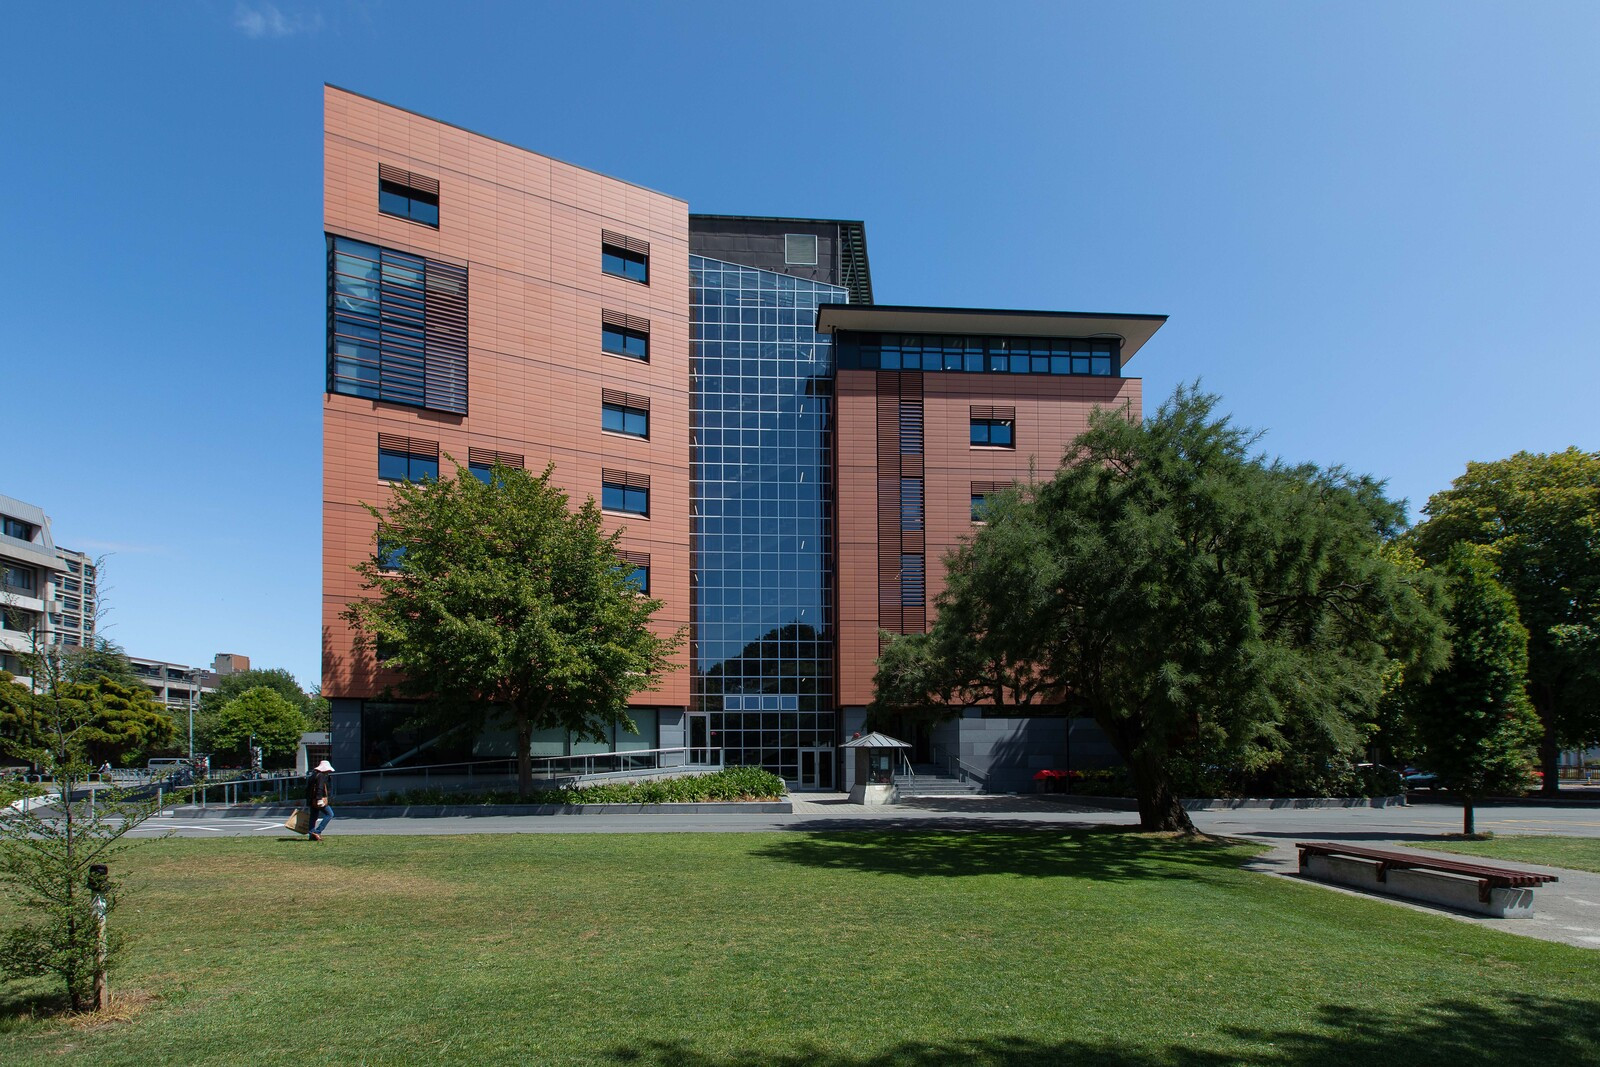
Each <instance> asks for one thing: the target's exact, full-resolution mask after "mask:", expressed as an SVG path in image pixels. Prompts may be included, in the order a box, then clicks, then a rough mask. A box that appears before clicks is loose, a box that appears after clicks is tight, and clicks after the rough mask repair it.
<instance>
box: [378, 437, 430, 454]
mask: <svg viewBox="0 0 1600 1067" xmlns="http://www.w3.org/2000/svg"><path fill="white" fill-rule="evenodd" d="M378 447H379V448H381V449H383V450H385V451H387V452H404V453H406V454H407V455H412V456H423V457H425V458H427V459H434V460H436V459H438V458H439V442H438V441H424V440H422V439H421V438H420V437H399V436H396V435H395V434H392V433H380V434H379V435H378Z"/></svg>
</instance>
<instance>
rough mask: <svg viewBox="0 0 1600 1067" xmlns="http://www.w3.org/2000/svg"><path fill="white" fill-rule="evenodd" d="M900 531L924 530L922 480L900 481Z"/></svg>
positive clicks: (902, 479) (904, 479)
mask: <svg viewBox="0 0 1600 1067" xmlns="http://www.w3.org/2000/svg"><path fill="white" fill-rule="evenodd" d="M900 529H902V530H920V529H922V479H921V478H901V479H900Z"/></svg>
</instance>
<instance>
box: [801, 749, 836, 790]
mask: <svg viewBox="0 0 1600 1067" xmlns="http://www.w3.org/2000/svg"><path fill="white" fill-rule="evenodd" d="M800 788H801V789H832V788H833V749H831V748H802V749H801V750H800Z"/></svg>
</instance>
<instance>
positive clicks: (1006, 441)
mask: <svg viewBox="0 0 1600 1067" xmlns="http://www.w3.org/2000/svg"><path fill="white" fill-rule="evenodd" d="M1013 429H1014V427H1013V425H1012V420H1011V419H973V420H972V443H973V444H975V445H988V446H989V447H991V448H1015V447H1016V436H1015V434H1014V433H1013Z"/></svg>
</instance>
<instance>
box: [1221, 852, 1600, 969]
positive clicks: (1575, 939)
mask: <svg viewBox="0 0 1600 1067" xmlns="http://www.w3.org/2000/svg"><path fill="white" fill-rule="evenodd" d="M1315 836H1316V835H1314V834H1312V835H1307V840H1313V839H1315ZM1252 840H1257V841H1261V842H1262V843H1263V844H1270V845H1271V846H1272V851H1271V852H1266V853H1263V854H1262V855H1260V856H1258V857H1257V858H1256V859H1254V860H1251V861H1250V862H1249V863H1247V864H1245V867H1246V868H1247V869H1249V870H1254V871H1260V872H1262V873H1264V874H1270V875H1274V876H1276V877H1280V878H1292V879H1294V880H1295V881H1297V882H1303V883H1305V884H1306V885H1314V886H1317V887H1318V888H1320V889H1326V890H1329V891H1331V892H1334V893H1348V894H1350V895H1352V896H1358V897H1366V898H1367V899H1369V900H1381V901H1383V902H1384V903H1386V904H1394V905H1396V906H1397V907H1402V908H1410V909H1411V910H1413V911H1421V912H1427V913H1428V914H1430V915H1443V916H1445V917H1447V918H1451V919H1456V920H1458V921H1460V922H1468V923H1474V924H1476V925H1478V926H1486V927H1488V928H1489V929H1491V930H1500V931H1503V932H1505V933H1508V934H1520V935H1521V936H1523V937H1536V938H1539V939H1541V940H1543V941H1559V942H1561V943H1562V944H1565V945H1574V946H1576V947H1578V948H1592V949H1600V874H1591V873H1590V872H1588V871H1570V870H1567V869H1566V868H1564V867H1541V866H1539V865H1538V864H1535V863H1522V862H1520V861H1518V862H1510V861H1505V860H1499V859H1492V858H1489V857H1470V856H1462V855H1460V854H1458V853H1450V852H1435V851H1431V850H1428V849H1424V848H1417V847H1416V844H1415V843H1414V842H1411V841H1391V842H1387V844H1388V845H1393V846H1400V847H1402V848H1403V849H1404V850H1405V851H1408V852H1416V853H1418V854H1419V855H1423V856H1434V857H1437V858H1439V859H1446V860H1462V859H1474V858H1481V859H1482V860H1483V861H1484V862H1485V863H1492V864H1494V865H1495V866H1506V867H1511V868H1514V869H1516V870H1527V871H1537V872H1539V873H1540V874H1553V875H1555V876H1556V877H1557V878H1559V879H1560V881H1558V882H1555V883H1552V884H1548V885H1543V886H1540V887H1539V888H1538V889H1536V890H1534V892H1533V914H1532V915H1531V916H1528V917H1526V918H1521V919H1494V918H1490V917H1489V916H1487V915H1474V914H1472V913H1470V912H1464V911H1455V910H1454V909H1451V908H1446V907H1441V906H1439V905H1432V904H1418V903H1416V902H1414V901H1410V900H1404V899H1402V898H1400V897H1392V896H1389V895H1387V894H1385V893H1364V892H1362V891H1361V890H1359V889H1351V888H1348V887H1346V886H1340V885H1331V884H1329V883H1327V882H1319V881H1315V880H1313V879H1310V878H1305V877H1303V876H1302V875H1301V874H1300V856H1299V853H1298V852H1297V851H1296V849H1295V847H1294V844H1293V843H1292V842H1287V841H1283V840H1281V839H1263V838H1259V837H1258V838H1253V839H1252ZM1374 844H1378V842H1374Z"/></svg>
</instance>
